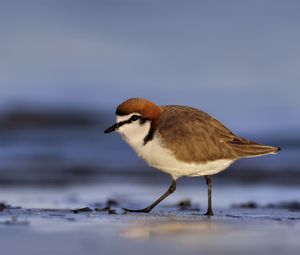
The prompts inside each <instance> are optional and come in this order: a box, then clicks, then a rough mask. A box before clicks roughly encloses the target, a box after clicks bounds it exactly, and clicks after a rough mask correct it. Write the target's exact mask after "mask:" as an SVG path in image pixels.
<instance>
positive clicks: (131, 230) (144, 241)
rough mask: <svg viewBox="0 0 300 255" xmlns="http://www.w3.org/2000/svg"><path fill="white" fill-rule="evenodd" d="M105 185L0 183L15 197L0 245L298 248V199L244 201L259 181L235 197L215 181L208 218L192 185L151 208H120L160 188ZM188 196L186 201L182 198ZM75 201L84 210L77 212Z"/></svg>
mask: <svg viewBox="0 0 300 255" xmlns="http://www.w3.org/2000/svg"><path fill="white" fill-rule="evenodd" d="M109 186H110V185H109V183H108V184H107V186H105V185H104V186H103V185H102V186H100V187H72V188H53V189H46V190H43V189H41V188H39V189H32V188H30V189H27V190H26V189H22V188H14V189H13V188H11V189H1V194H2V195H3V196H4V195H6V196H7V199H10V201H11V202H13V205H11V206H7V205H6V206H5V207H4V206H3V207H2V209H3V210H2V211H1V212H0V236H1V238H0V247H1V250H2V251H3V252H5V254H14V255H15V254H23V255H27V254H28V255H34V254H45V255H48V254H49V255H50V254H74V255H81V254H98V255H99V254H124V255H127V254H128V255H129V254H130V255H134V254H137V255H138V254H299V249H300V242H299V236H300V210H299V203H297V201H294V202H293V201H292V200H290V202H289V203H288V202H287V201H286V203H283V202H279V201H283V199H284V198H285V196H286V195H287V196H288V192H287V190H286V191H285V192H278V194H282V196H281V197H280V196H279V195H277V196H276V193H275V192H273V195H275V198H274V197H273V198H271V197H269V199H267V198H266V197H264V198H263V199H262V198H260V199H261V200H260V202H249V200H247V199H249V198H251V195H249V196H248V197H245V194H247V193H250V194H251V192H252V190H251V189H258V191H260V190H261V189H260V188H259V187H244V189H241V188H237V190H239V191H240V193H239V196H234V194H233V193H234V188H230V189H229V190H228V189H226V188H224V187H219V188H218V189H216V192H215V193H214V195H215V197H216V199H215V208H214V212H215V216H213V217H210V218H208V217H207V216H204V215H203V213H204V212H205V202H204V201H205V199H206V197H205V195H206V193H203V192H201V193H200V191H199V194H198V195H195V191H196V189H195V187H187V186H184V187H179V191H180V192H179V194H177V195H175V196H174V197H170V199H168V200H166V201H164V203H162V204H161V205H160V206H159V207H158V208H157V209H154V210H153V211H152V212H151V213H150V214H137V213H127V214H124V211H123V210H122V207H123V206H130V207H135V208H138V207H143V206H144V205H145V204H147V203H148V202H149V201H151V200H153V199H154V198H155V196H156V195H157V194H159V191H160V190H162V189H163V187H162V186H159V187H155V186H154V187H153V186H152V185H150V186H147V185H146V186H144V187H139V186H136V184H132V185H128V184H127V185H125V184H124V185H123V186H122V185H116V184H112V186H111V189H109V188H108V187H109ZM113 187H117V188H113ZM269 189H270V192H271V193H272V189H273V191H274V190H275V189H276V190H277V189H278V187H273V188H272V187H269ZM22 190H23V192H22ZM75 191H77V192H78V193H76V192H75ZM137 191H139V192H138V193H139V194H138V195H135V196H134V195H132V194H133V193H134V192H137ZM192 191H194V192H192ZM203 191H204V190H203ZM294 193H295V191H294V190H291V194H294ZM97 194H98V195H97ZM113 194H114V195H113ZM118 194H119V195H118ZM121 194H122V195H123V196H122V195H121ZM187 194H190V196H189V198H191V201H190V200H189V199H184V200H183V198H184V197H187V196H186V195H187ZM200 194H201V197H202V198H201V199H200V200H196V198H197V197H198V196H199V195H200ZM222 194H223V196H222ZM228 194H232V197H229V196H228ZM252 194H253V196H252V198H255V197H256V195H257V194H255V193H252ZM131 195H132V196H131ZM112 196H113V197H114V198H110V199H108V198H109V197H112ZM295 196H297V194H295ZM96 197H98V198H97V199H96ZM290 197H291V196H290ZM87 198H90V200H88V199H87ZM236 198H240V200H239V199H236ZM221 200H223V203H221V202H220V201H221ZM225 200H226V201H225ZM239 201H244V203H240V202H239ZM257 201H259V199H257ZM262 201H264V203H262ZM199 202H200V203H199ZM21 204H22V207H18V206H15V205H21ZM80 206H84V207H87V208H85V209H84V210H75V209H78V208H80ZM41 208H42V209H41ZM47 208H48V209H47Z"/></svg>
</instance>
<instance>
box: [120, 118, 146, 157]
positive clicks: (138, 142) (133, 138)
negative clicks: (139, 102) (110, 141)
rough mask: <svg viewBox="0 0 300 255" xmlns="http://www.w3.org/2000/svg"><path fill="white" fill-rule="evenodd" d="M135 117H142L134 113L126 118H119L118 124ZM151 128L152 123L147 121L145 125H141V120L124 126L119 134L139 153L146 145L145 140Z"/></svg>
mask: <svg viewBox="0 0 300 255" xmlns="http://www.w3.org/2000/svg"><path fill="white" fill-rule="evenodd" d="M133 115H139V116H140V114H139V113H132V114H129V115H126V116H117V123H119V122H121V121H126V120H129V119H130V118H131V116H133ZM150 128H151V122H150V121H145V122H144V123H143V124H141V123H140V120H137V121H132V122H131V123H129V124H125V125H122V126H121V127H120V128H119V129H118V130H117V132H118V133H119V134H120V135H121V136H122V138H123V139H124V140H125V141H126V142H127V143H128V144H129V145H130V146H131V147H132V148H133V149H134V150H135V151H136V152H138V150H139V148H140V146H143V145H144V138H145V137H146V136H147V135H148V133H149V130H150Z"/></svg>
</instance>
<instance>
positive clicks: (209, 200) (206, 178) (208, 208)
mask: <svg viewBox="0 0 300 255" xmlns="http://www.w3.org/2000/svg"><path fill="white" fill-rule="evenodd" d="M204 177H205V180H206V185H207V196H208V197H207V199H208V206H207V212H206V213H205V215H208V216H212V215H214V213H213V211H212V208H211V188H212V184H211V179H210V176H209V175H205V176H204Z"/></svg>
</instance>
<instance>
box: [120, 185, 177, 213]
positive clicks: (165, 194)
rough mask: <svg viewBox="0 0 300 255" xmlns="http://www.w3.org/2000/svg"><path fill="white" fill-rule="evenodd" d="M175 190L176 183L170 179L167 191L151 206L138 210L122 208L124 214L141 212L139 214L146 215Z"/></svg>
mask: <svg viewBox="0 0 300 255" xmlns="http://www.w3.org/2000/svg"><path fill="white" fill-rule="evenodd" d="M175 190H176V181H175V180H174V179H172V184H171V185H170V187H169V189H168V190H167V191H166V192H165V193H164V194H163V195H162V196H161V197H159V198H158V199H157V200H156V201H155V202H154V203H152V204H151V205H149V206H147V207H146V208H144V209H140V210H131V209H127V208H123V209H124V210H125V212H141V213H148V212H150V211H151V210H152V209H153V208H154V207H155V206H157V205H158V204H159V203H160V202H161V201H162V200H164V199H165V198H166V197H167V196H169V195H170V194H172V193H173V192H174V191H175Z"/></svg>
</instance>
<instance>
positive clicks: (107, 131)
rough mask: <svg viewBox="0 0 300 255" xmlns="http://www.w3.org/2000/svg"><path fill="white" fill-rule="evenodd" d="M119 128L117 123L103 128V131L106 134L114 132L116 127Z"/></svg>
mask: <svg viewBox="0 0 300 255" xmlns="http://www.w3.org/2000/svg"><path fill="white" fill-rule="evenodd" d="M118 128H119V125H118V123H116V124H114V125H112V126H111V127H109V128H107V129H105V130H104V133H105V134H107V133H110V132H114V131H116V130H117V129H118Z"/></svg>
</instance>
